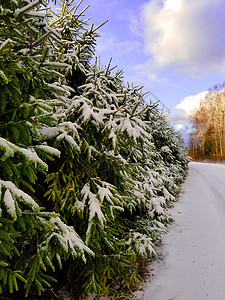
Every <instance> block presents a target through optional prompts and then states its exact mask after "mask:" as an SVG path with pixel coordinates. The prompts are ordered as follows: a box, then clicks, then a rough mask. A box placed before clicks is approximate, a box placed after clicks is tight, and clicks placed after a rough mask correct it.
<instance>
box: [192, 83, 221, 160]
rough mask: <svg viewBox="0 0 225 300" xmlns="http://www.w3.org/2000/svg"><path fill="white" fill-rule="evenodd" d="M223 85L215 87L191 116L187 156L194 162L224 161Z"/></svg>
mask: <svg viewBox="0 0 225 300" xmlns="http://www.w3.org/2000/svg"><path fill="white" fill-rule="evenodd" d="M224 111H225V83H223V84H220V85H216V86H214V87H213V88H212V89H210V90H209V92H208V93H207V94H206V97H205V99H203V100H202V101H201V102H200V105H199V108H198V109H196V110H195V111H193V113H192V116H191V124H192V129H193V130H192V133H191V135H190V141H189V145H190V147H189V154H190V156H191V157H192V158H193V159H195V160H202V159H213V160H221V159H225V116H224Z"/></svg>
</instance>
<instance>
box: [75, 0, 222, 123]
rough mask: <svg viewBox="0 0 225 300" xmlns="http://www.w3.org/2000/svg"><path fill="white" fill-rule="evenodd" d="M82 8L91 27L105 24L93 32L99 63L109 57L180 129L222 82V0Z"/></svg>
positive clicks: (137, 0)
mask: <svg viewBox="0 0 225 300" xmlns="http://www.w3.org/2000/svg"><path fill="white" fill-rule="evenodd" d="M77 3H78V1H74V4H77ZM87 5H90V7H89V8H88V10H87V11H86V13H85V15H86V16H91V17H92V19H91V20H90V21H89V22H90V24H91V23H94V24H95V25H96V26H97V25H99V24H101V23H102V22H104V21H105V20H108V23H106V24H105V25H104V26H103V27H102V28H100V29H99V31H98V32H99V33H100V34H101V37H100V38H99V39H98V41H97V43H98V45H97V48H96V56H100V60H101V64H102V65H105V64H108V61H109V60H110V58H111V57H112V58H113V60H112V65H117V66H118V69H123V70H124V81H125V82H127V81H128V82H130V83H131V82H133V83H134V84H139V85H144V90H145V91H151V92H153V93H154V94H155V95H156V96H157V98H159V99H160V100H161V101H162V102H163V103H164V104H165V105H166V106H167V107H168V108H169V109H170V112H171V116H170V120H171V122H172V123H174V124H175V126H176V128H182V126H183V129H184V128H185V124H186V123H187V122H188V114H189V112H190V110H191V109H190V107H191V106H195V104H196V103H198V102H199V99H201V98H202V97H204V95H205V94H204V93H203V92H205V91H207V90H208V89H209V88H211V87H213V86H214V85H215V84H218V83H222V82H223V81H224V74H225V33H224V28H225V1H224V0H214V1H212V0H197V1H196V0H110V1H109V0H84V1H83V2H82V4H81V9H82V8H84V7H85V6H87ZM191 96H194V97H191ZM149 98H151V95H150V96H149ZM152 99H153V98H152Z"/></svg>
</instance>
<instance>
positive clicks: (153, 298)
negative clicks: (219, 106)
mask: <svg viewBox="0 0 225 300" xmlns="http://www.w3.org/2000/svg"><path fill="white" fill-rule="evenodd" d="M171 214H172V216H173V218H174V220H175V222H174V223H173V224H172V225H170V226H169V233H168V234H167V235H165V236H164V237H163V238H162V246H161V247H159V248H158V251H159V252H160V253H161V255H160V256H161V257H162V260H158V261H155V262H154V263H153V265H152V266H151V267H150V268H151V269H153V271H151V274H152V275H150V278H149V279H148V281H147V282H146V283H145V286H144V289H143V291H139V292H137V294H136V296H137V298H138V299H143V300H205V299H207V300H224V299H225V165H220V164H206V163H195V162H192V163H190V169H189V175H188V177H187V179H186V181H185V183H184V185H183V193H182V195H181V196H180V198H179V200H178V203H176V205H175V207H174V209H173V210H172V213H171Z"/></svg>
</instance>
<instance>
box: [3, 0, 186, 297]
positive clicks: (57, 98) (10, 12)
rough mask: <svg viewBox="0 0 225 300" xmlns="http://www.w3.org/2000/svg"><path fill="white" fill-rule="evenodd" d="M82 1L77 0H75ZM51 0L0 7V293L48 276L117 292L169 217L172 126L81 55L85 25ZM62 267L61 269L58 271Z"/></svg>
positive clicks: (175, 183) (28, 290)
mask: <svg viewBox="0 0 225 300" xmlns="http://www.w3.org/2000/svg"><path fill="white" fill-rule="evenodd" d="M81 2H82V1H81ZM81 2H79V3H78V4H77V5H75V6H74V7H73V8H72V9H70V7H69V6H70V5H71V4H72V1H71V2H69V3H68V2H67V1H61V14H56V13H55V12H52V15H50V14H49V13H48V14H43V8H44V7H46V6H47V3H45V1H38V0H35V1H25V0H21V1H13V0H10V1H3V2H2V4H1V6H0V25H1V26H0V95H1V96H0V116H1V121H0V173H1V178H0V191H1V193H0V244H1V247H0V258H1V259H0V293H2V294H3V295H6V296H7V295H8V294H15V295H23V296H22V297H32V295H34V294H36V293H37V294H38V295H39V296H40V295H41V294H42V293H43V292H45V290H46V289H49V288H50V287H51V284H52V283H53V285H54V282H56V280H57V279H60V280H62V276H63V280H65V277H66V276H67V279H69V281H70V282H71V286H73V285H74V286H75V285H76V284H77V282H79V286H81V285H82V292H84V293H94V294H95V295H101V294H102V293H105V294H109V295H112V299H113V294H118V293H119V290H124V291H126V292H127V291H129V290H130V289H131V288H132V287H133V286H136V285H137V284H138V283H140V280H141V276H140V266H141V265H142V264H143V260H146V259H148V258H149V257H153V256H154V255H155V247H154V242H155V241H156V240H157V239H158V237H159V236H160V234H162V233H165V232H166V229H165V225H166V224H167V223H168V222H169V221H170V218H169V216H168V214H167V208H168V207H169V206H170V205H171V203H172V202H174V201H175V197H176V195H177V194H178V193H179V190H180V184H181V183H182V181H183V178H184V177H185V175H186V172H187V164H188V159H187V152H186V148H185V146H184V144H183V141H182V139H181V137H180V136H179V135H178V134H177V133H175V132H174V130H173V129H172V128H171V127H170V126H169V125H168V123H167V121H166V119H165V117H164V116H162V114H161V113H160V112H159V111H158V110H157V109H156V105H155V104H151V103H150V104H146V103H145V101H144V94H143V93H142V88H140V87H137V86H133V85H132V86H129V85H128V86H125V85H124V83H123V77H122V71H115V70H114V69H115V68H113V67H111V61H110V62H109V64H108V66H97V63H95V64H93V65H92V64H91V61H92V58H93V55H94V49H95V45H96V38H97V37H98V36H99V35H98V33H97V29H98V27H97V28H94V26H93V25H92V26H91V27H90V28H89V25H88V20H84V19H83V13H84V11H85V10H86V9H85V10H83V11H81V12H79V6H80V4H81ZM65 274H66V275H65Z"/></svg>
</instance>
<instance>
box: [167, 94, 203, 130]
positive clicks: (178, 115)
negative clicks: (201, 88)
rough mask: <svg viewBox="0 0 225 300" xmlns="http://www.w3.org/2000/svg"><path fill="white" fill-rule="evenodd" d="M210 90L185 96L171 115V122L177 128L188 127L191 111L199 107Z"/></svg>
mask: <svg viewBox="0 0 225 300" xmlns="http://www.w3.org/2000/svg"><path fill="white" fill-rule="evenodd" d="M207 93H208V92H202V93H199V94H197V95H193V96H188V97H185V98H184V99H183V100H182V101H181V102H180V103H179V104H178V105H177V106H176V107H175V109H176V111H175V112H174V113H172V114H171V115H170V116H169V121H170V123H172V124H174V126H175V128H176V129H177V130H180V129H186V130H187V131H188V124H189V122H190V116H191V113H192V112H193V111H194V109H197V108H198V107H199V104H200V102H201V101H202V100H204V99H205V97H206V94H207Z"/></svg>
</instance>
